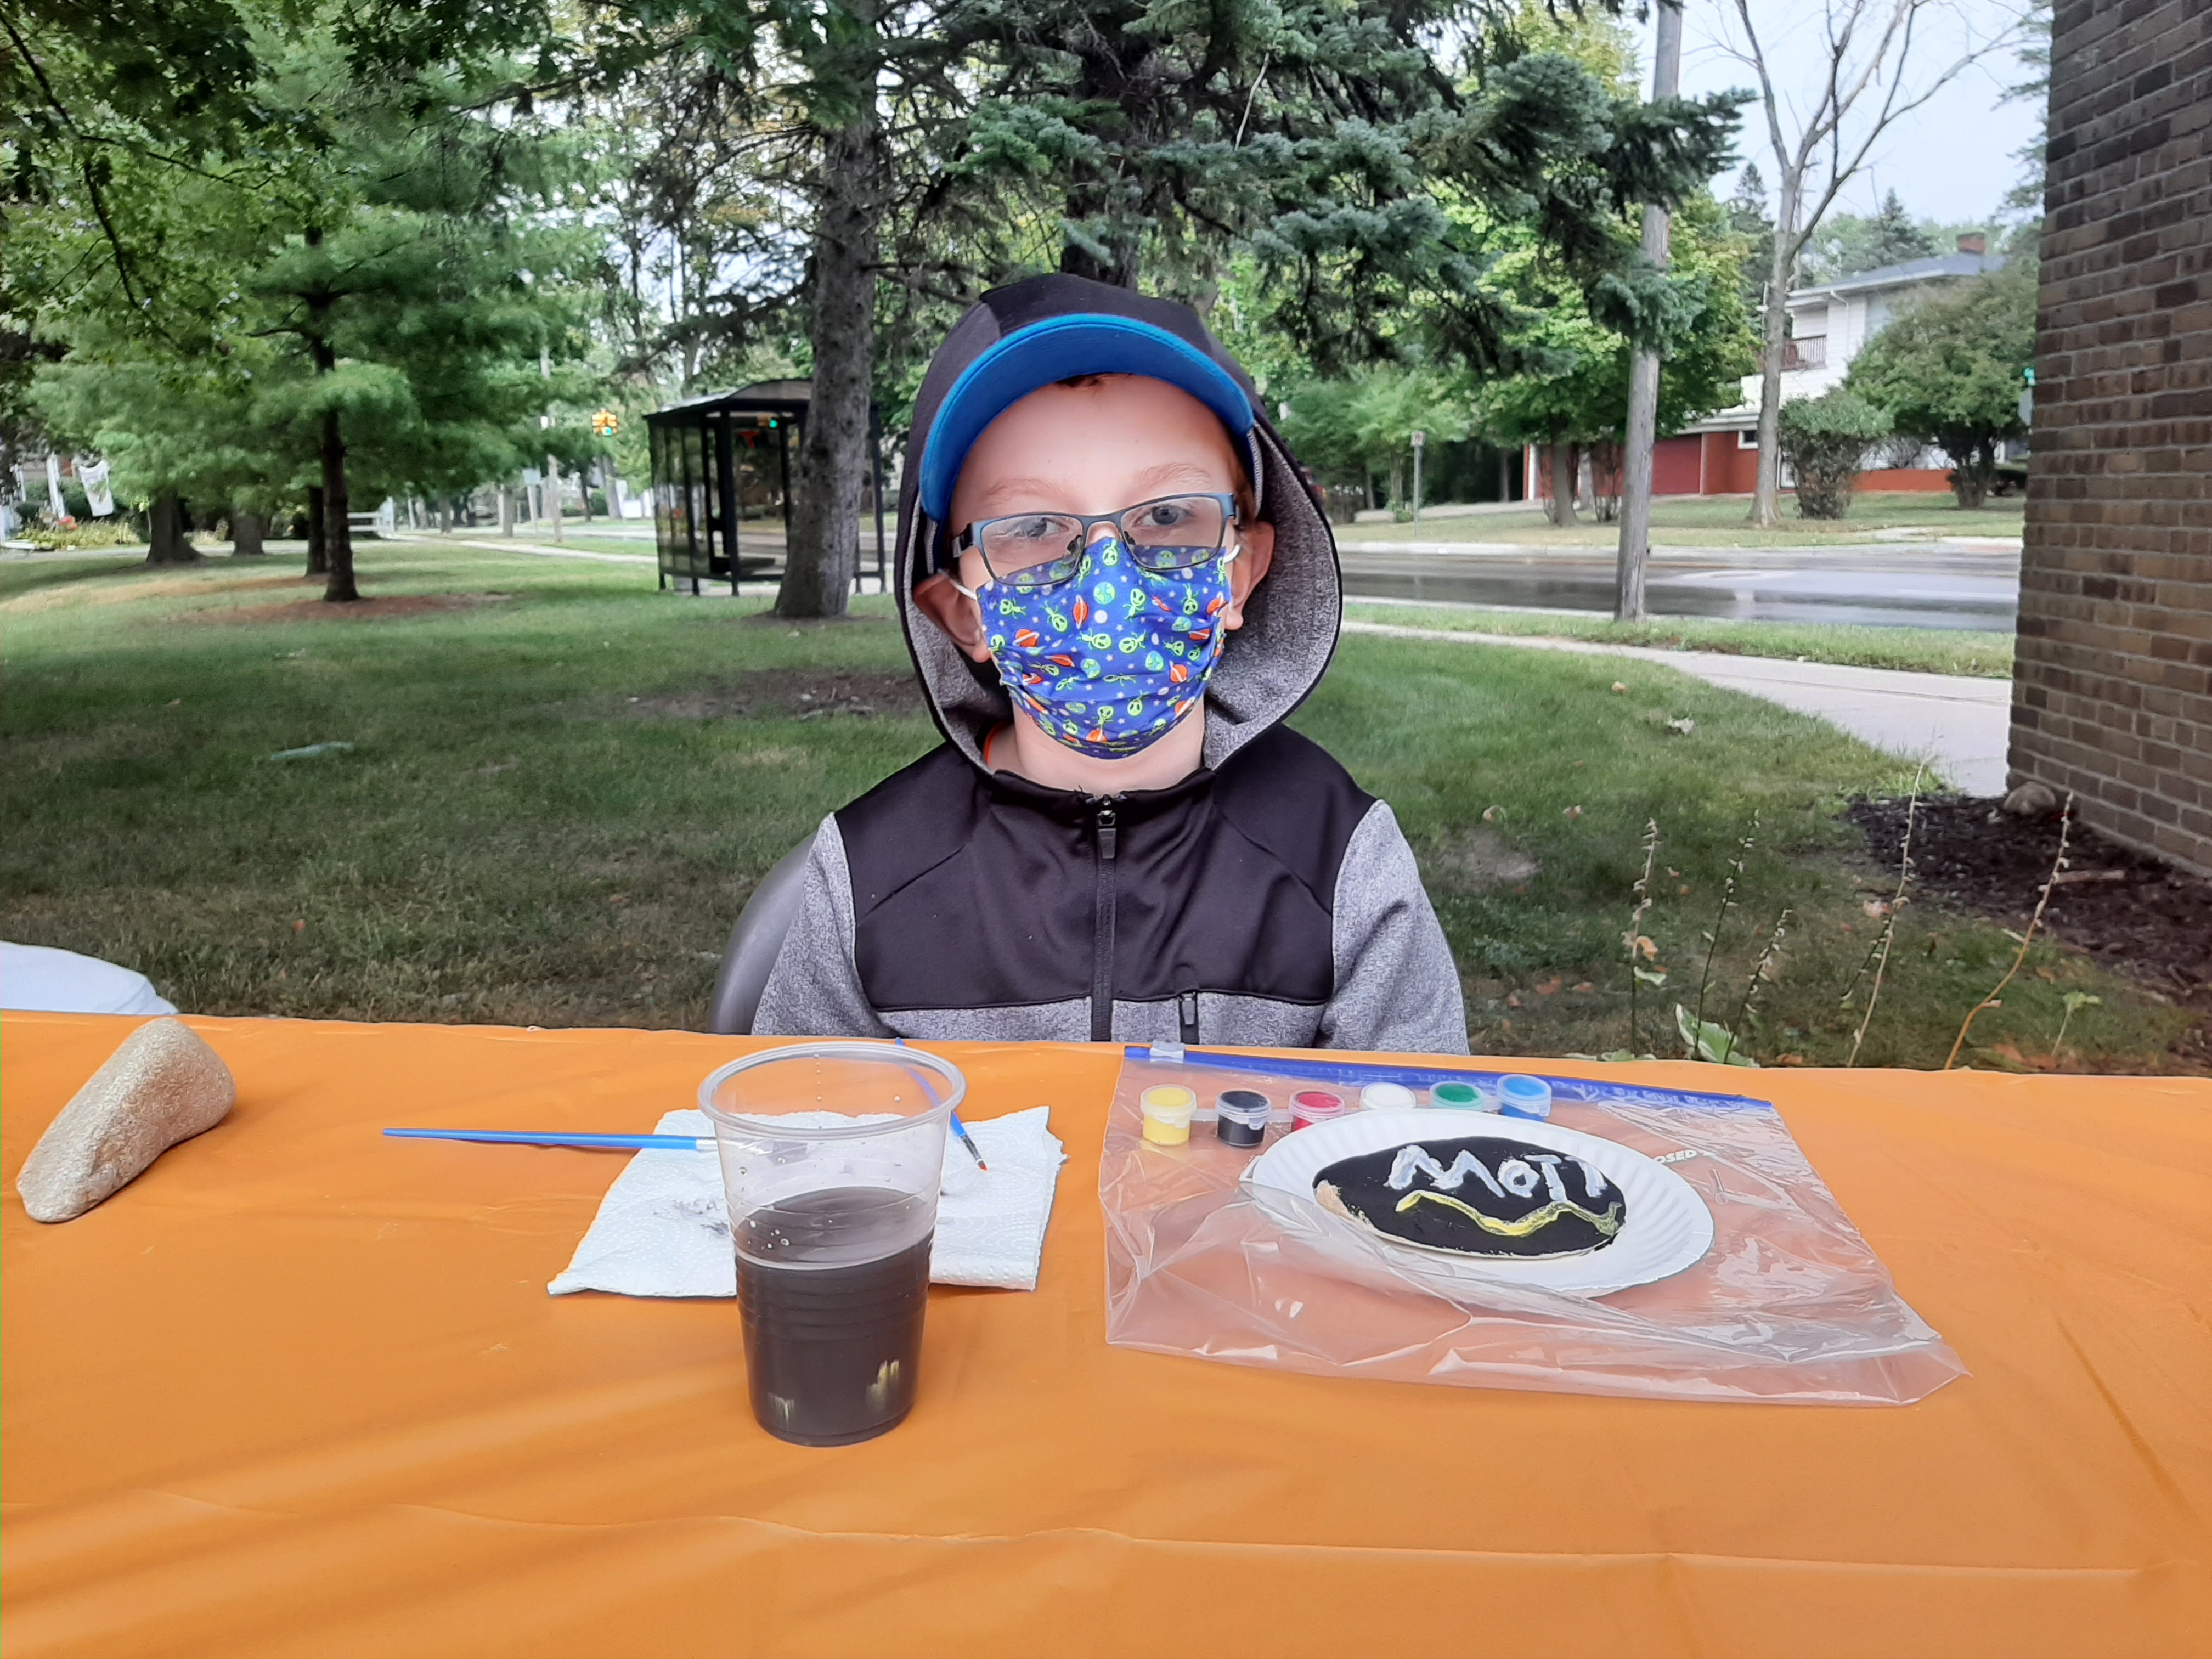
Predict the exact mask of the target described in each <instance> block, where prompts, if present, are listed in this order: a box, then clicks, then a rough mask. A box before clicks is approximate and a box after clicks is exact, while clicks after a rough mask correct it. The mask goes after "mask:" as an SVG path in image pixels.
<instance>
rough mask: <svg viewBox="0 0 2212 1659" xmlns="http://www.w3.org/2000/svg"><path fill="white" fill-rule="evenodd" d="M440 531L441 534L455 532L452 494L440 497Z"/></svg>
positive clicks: (445, 534)
mask: <svg viewBox="0 0 2212 1659" xmlns="http://www.w3.org/2000/svg"><path fill="white" fill-rule="evenodd" d="M438 533H439V534H440V535H441V536H450V535H452V534H453V497H452V496H451V495H441V496H439V497H438Z"/></svg>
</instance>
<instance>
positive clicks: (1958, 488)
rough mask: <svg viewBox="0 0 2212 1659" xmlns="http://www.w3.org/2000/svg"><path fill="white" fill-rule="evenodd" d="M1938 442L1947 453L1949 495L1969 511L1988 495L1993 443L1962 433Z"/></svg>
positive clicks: (1993, 472) (1993, 467) (1993, 465)
mask: <svg viewBox="0 0 2212 1659" xmlns="http://www.w3.org/2000/svg"><path fill="white" fill-rule="evenodd" d="M1942 442H1943V448H1944V450H1945V452H1946V453H1948V454H1949V456H1950V457H1951V495H1952V499H1953V500H1954V501H1957V502H1958V504H1959V506H1960V507H1961V508H1963V509H1964V510H1966V512H1969V513H1971V512H1972V511H1974V510H1975V509H1976V508H1977V507H1980V506H1981V504H1982V503H1983V502H1984V501H1987V500H1988V499H1989V495H1990V480H1991V479H1992V478H1994V477H1996V470H1997V469H1996V446H1995V445H1994V444H1990V443H1986V442H1984V441H1981V440H1979V439H1975V438H1969V437H1966V436H1965V435H1956V436H1948V437H1946V438H1945V439H1943V441H1942ZM1954 446H1955V447H1954Z"/></svg>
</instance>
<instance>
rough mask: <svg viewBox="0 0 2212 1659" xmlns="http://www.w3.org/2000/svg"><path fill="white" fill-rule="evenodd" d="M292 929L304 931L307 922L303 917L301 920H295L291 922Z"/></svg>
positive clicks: (297, 931)
mask: <svg viewBox="0 0 2212 1659" xmlns="http://www.w3.org/2000/svg"><path fill="white" fill-rule="evenodd" d="M292 931H293V932H294V933H306V932H307V922H306V921H305V920H304V919H303V920H300V921H295V922H293V924H292Z"/></svg>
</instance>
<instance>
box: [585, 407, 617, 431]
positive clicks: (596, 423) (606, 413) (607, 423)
mask: <svg viewBox="0 0 2212 1659" xmlns="http://www.w3.org/2000/svg"><path fill="white" fill-rule="evenodd" d="M621 429H622V417H621V416H618V415H617V414H616V413H615V412H614V410H611V409H603V410H600V411H599V413H598V414H596V415H594V416H592V431H594V432H596V433H598V434H599V436H601V437H602V438H611V437H613V436H614V435H615V434H616V433H617V432H619V431H620V430H621Z"/></svg>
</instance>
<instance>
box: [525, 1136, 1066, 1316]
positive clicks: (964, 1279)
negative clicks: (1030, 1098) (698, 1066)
mask: <svg viewBox="0 0 2212 1659" xmlns="http://www.w3.org/2000/svg"><path fill="white" fill-rule="evenodd" d="M1046 1110H1047V1109H1046V1108H1044V1107H1042V1106H1032V1107H1031V1108H1030V1109H1029V1110H1027V1111H1025V1112H1011V1113H1009V1114H1007V1115H1006V1116H1005V1117H994V1118H987V1119H985V1120H984V1121H982V1122H981V1123H970V1124H969V1126H968V1133H970V1134H972V1135H973V1136H975V1145H976V1146H977V1147H978V1148H980V1149H981V1152H982V1154H983V1161H984V1162H985V1163H986V1164H989V1165H990V1166H991V1168H990V1171H989V1173H988V1174H986V1173H985V1172H984V1171H982V1170H978V1169H977V1168H976V1167H975V1159H974V1158H970V1157H969V1156H968V1149H967V1148H966V1147H964V1146H962V1145H961V1144H960V1141H959V1139H958V1137H957V1136H954V1135H947V1136H946V1137H945V1186H944V1191H943V1194H942V1195H941V1196H940V1197H939V1200H938V1204H937V1239H936V1243H935V1245H934V1246H933V1249H931V1251H930V1257H929V1276H930V1278H931V1279H933V1280H934V1281H935V1282H936V1283H938V1284H939V1285H986V1286H988V1287H990V1288H992V1289H994V1290H1005V1291H1033V1290H1035V1289H1036V1281H1037V1261H1038V1258H1039V1257H1040V1256H1042V1255H1043V1253H1044V1229H1045V1223H1046V1221H1047V1220H1048V1219H1049V1218H1050V1217H1051V1215H1052V1194H1053V1188H1054V1186H1055V1185H1056V1184H1057V1182H1059V1179H1060V1165H1061V1164H1064V1163H1066V1161H1067V1158H1066V1153H1065V1152H1062V1151H1061V1150H1060V1141H1059V1139H1058V1138H1057V1137H1056V1136H1054V1134H1053V1133H1052V1132H1051V1131H1050V1130H1049V1129H1048V1128H1047V1127H1045V1116H1046ZM654 1133H659V1134H664V1135H711V1134H713V1133H714V1125H713V1124H711V1123H709V1122H708V1121H707V1115H706V1114H705V1113H703V1112H698V1111H683V1112H670V1113H668V1114H667V1115H665V1116H664V1117H663V1118H662V1119H661V1120H660V1122H659V1125H658V1126H656V1128H655V1131H654ZM545 1288H546V1290H547V1291H549V1292H550V1294H552V1295H554V1296H567V1295H568V1294H569V1293H570V1292H571V1291H614V1292H616V1293H617V1295H621V1296H735V1295H736V1294H737V1293H738V1267H737V1261H736V1259H735V1257H734V1256H733V1255H732V1253H731V1249H730V1212H729V1210H728V1208H727V1207H726V1205H725V1203H724V1200H723V1197H722V1169H721V1161H720V1159H719V1158H716V1157H715V1156H714V1153H713V1152H658V1151H654V1152H639V1153H638V1154H637V1155H636V1156H635V1157H634V1158H631V1159H630V1161H629V1168H628V1169H626V1170H623V1172H622V1173H621V1174H620V1175H618V1176H616V1177H615V1184H614V1185H613V1186H611V1187H610V1188H607V1195H606V1197H605V1198H604V1199H602V1200H600V1201H599V1214H598V1215H597V1216H595V1217H593V1218H592V1225H591V1229H590V1231H587V1232H586V1233H585V1235H584V1237H583V1242H582V1243H579V1244H578V1245H577V1246H576V1254H575V1255H574V1257H573V1258H572V1259H571V1260H570V1261H569V1263H568V1271H567V1272H566V1273H562V1275H561V1276H560V1277H559V1278H557V1279H554V1280H553V1282H552V1283H551V1284H550V1285H547V1286H546V1287H545Z"/></svg>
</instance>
